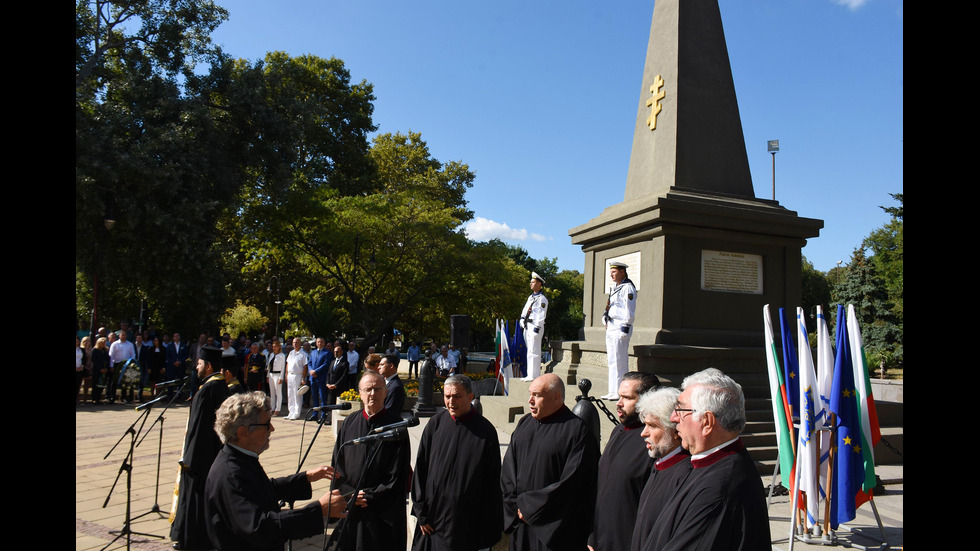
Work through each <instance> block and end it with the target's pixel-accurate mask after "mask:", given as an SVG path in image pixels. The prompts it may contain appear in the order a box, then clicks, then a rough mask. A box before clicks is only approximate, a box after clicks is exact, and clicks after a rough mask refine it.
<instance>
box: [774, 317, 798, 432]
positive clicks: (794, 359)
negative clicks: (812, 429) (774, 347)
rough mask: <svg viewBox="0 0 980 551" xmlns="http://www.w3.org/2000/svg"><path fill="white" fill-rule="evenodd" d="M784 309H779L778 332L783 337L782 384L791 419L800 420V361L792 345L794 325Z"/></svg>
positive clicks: (794, 346)
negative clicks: (784, 388) (791, 414)
mask: <svg viewBox="0 0 980 551" xmlns="http://www.w3.org/2000/svg"><path fill="white" fill-rule="evenodd" d="M788 315H789V314H788V313H787V312H786V309H785V308H780V309H779V332H780V333H782V336H783V383H784V384H785V385H786V401H787V402H789V408H790V410H791V411H792V413H793V419H799V418H800V360H799V355H798V354H799V353H798V351H797V349H796V344H794V343H793V333H795V332H796V331H795V329H794V326H795V324H794V323H792V322H791V321H790V318H789V317H787V316H788Z"/></svg>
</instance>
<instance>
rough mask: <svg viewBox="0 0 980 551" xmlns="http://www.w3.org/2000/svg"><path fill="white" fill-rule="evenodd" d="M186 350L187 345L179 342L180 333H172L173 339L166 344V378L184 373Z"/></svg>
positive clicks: (172, 377) (173, 377) (181, 375)
mask: <svg viewBox="0 0 980 551" xmlns="http://www.w3.org/2000/svg"><path fill="white" fill-rule="evenodd" d="M188 352H189V351H188V348H187V345H186V344H184V343H182V342H180V333H174V340H172V341H171V342H170V344H168V345H167V379H176V378H178V377H183V376H184V375H185V374H186V371H187V368H186V366H185V364H186V362H187V358H188Z"/></svg>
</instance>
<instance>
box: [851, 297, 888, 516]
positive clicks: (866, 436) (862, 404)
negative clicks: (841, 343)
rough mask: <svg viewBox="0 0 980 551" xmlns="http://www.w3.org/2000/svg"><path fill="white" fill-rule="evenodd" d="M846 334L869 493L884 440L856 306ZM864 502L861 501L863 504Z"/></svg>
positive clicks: (864, 484) (865, 481) (865, 482)
mask: <svg viewBox="0 0 980 551" xmlns="http://www.w3.org/2000/svg"><path fill="white" fill-rule="evenodd" d="M847 334H848V338H850V340H851V362H852V363H853V364H854V386H855V390H856V391H857V400H858V416H859V418H860V420H861V438H862V440H863V441H864V442H865V446H864V449H863V450H862V451H863V462H864V482H863V484H862V489H863V490H864V492H865V493H867V494H868V495H869V496H870V495H871V489H872V488H874V487H875V453H874V447H875V444H877V443H878V441H880V440H881V428H880V427H879V426H878V411H877V409H876V408H875V399H874V396H872V393H871V377H870V374H869V373H868V360H867V357H865V355H864V344H863V342H862V340H861V328H860V327H859V326H858V320H857V313H856V312H855V311H854V305H853V304H848V305H847ZM861 503H863V501H862V502H860V503H858V505H859V506H860V505H861Z"/></svg>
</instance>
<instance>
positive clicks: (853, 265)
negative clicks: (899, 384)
mask: <svg viewBox="0 0 980 551" xmlns="http://www.w3.org/2000/svg"><path fill="white" fill-rule="evenodd" d="M833 295H834V300H835V301H836V302H837V303H838V304H840V305H846V304H853V305H854V308H855V310H856V313H857V315H858V323H859V324H860V327H861V337H862V339H863V344H864V347H865V351H866V352H867V354H868V362H869V367H871V366H875V365H878V364H880V363H884V365H885V366H886V367H895V366H900V365H901V364H902V362H903V361H904V354H903V350H902V344H903V331H902V325H901V323H900V322H899V319H898V318H897V317H896V316H895V315H894V314H893V313H892V308H893V305H892V303H891V302H890V301H889V300H888V291H887V289H886V287H885V282H884V280H883V279H882V278H881V276H880V275H879V274H878V271H877V267H876V266H875V263H874V262H873V261H871V260H870V259H869V258H868V257H867V256H866V255H865V251H864V249H863V248H861V247H859V248H857V249H856V250H855V251H854V254H853V255H852V257H851V262H850V263H849V266H848V270H847V275H846V276H844V278H843V279H842V280H841V282H840V284H838V285H835V286H834V289H833Z"/></svg>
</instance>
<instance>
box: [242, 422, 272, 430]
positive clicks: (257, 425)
mask: <svg viewBox="0 0 980 551" xmlns="http://www.w3.org/2000/svg"><path fill="white" fill-rule="evenodd" d="M248 426H249V428H251V427H265V428H266V430H272V421H269V422H268V423H249V424H248Z"/></svg>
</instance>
